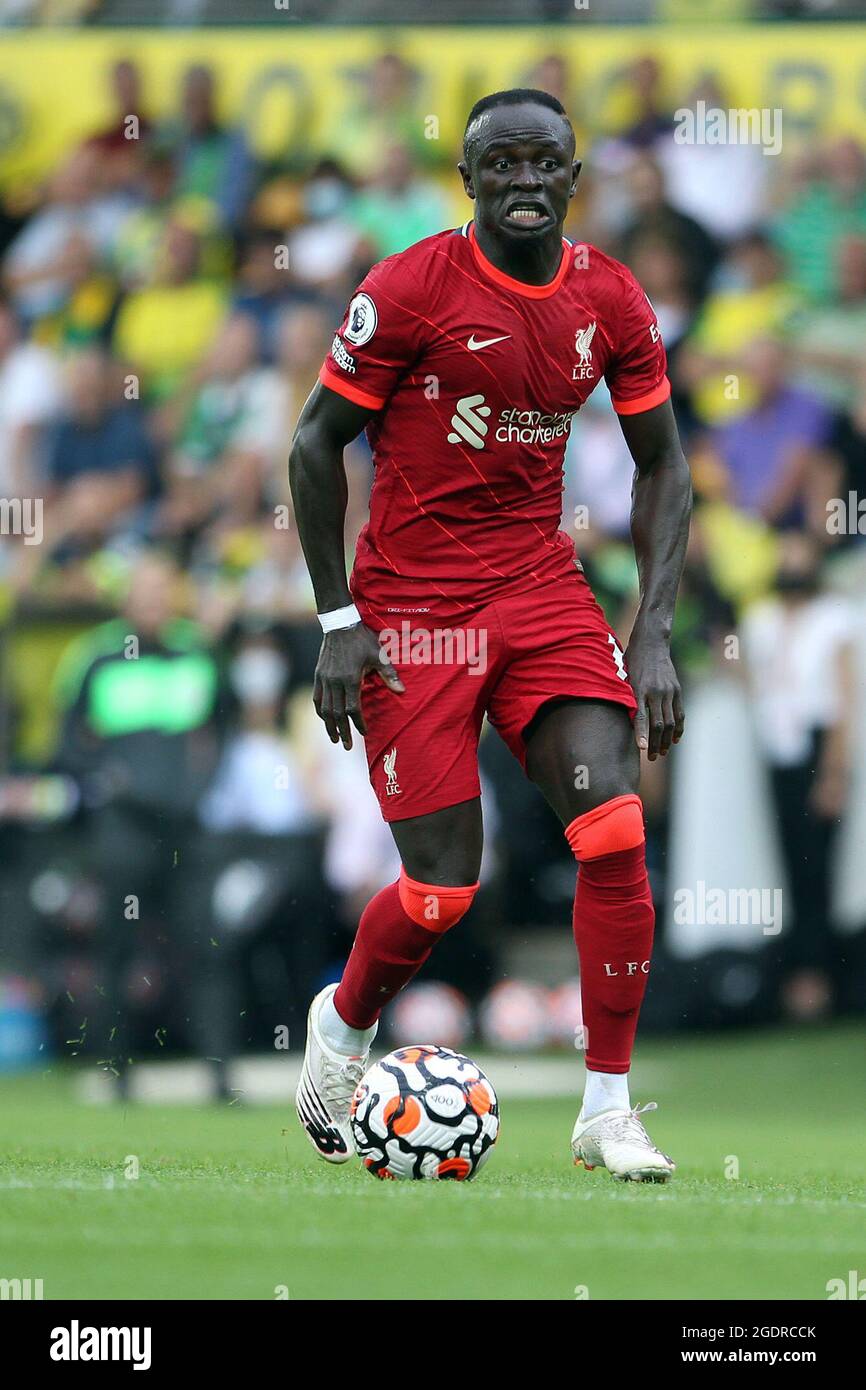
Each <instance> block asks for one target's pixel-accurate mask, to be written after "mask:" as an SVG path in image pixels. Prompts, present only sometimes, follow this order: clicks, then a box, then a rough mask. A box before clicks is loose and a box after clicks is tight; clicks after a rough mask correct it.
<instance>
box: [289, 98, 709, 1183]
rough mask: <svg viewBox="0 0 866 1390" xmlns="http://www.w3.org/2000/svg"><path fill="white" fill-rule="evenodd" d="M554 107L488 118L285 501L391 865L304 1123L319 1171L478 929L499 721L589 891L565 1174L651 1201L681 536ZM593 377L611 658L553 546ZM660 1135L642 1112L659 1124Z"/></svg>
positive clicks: (635, 331)
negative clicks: (612, 424) (615, 426)
mask: <svg viewBox="0 0 866 1390" xmlns="http://www.w3.org/2000/svg"><path fill="white" fill-rule="evenodd" d="M574 155H575V140H574V133H573V131H572V128H571V125H570V123H569V121H568V118H567V116H566V114H565V111H564V109H563V107H562V106H561V104H560V103H559V101H557V100H556V98H555V97H552V96H550V95H549V94H548V93H546V92H541V91H535V90H531V89H522V88H521V89H516V90H511V91H505V92H496V93H494V94H492V95H490V96H487V97H484V98H483V99H482V100H481V101H479V102H477V103H476V105H475V106H474V107H473V109H472V111H471V112H470V114H469V120H468V123H467V126H466V133H465V137H464V155H463V161H462V162H461V164H460V165H459V169H460V173H461V175H462V177H463V183H464V187H465V190H466V193H467V195H468V197H469V198H471V199H472V200H473V201H474V204H475V217H474V220H473V221H471V222H468V223H466V225H465V226H463V227H461V228H459V229H457V230H453V231H445V232H441V233H439V234H438V235H436V236H432V237H428V238H426V239H425V240H424V241H421V242H418V243H417V245H415V246H411V247H409V249H408V250H407V251H404V252H402V253H400V254H399V255H396V256H390V257H389V258H388V259H387V260H384V261H382V262H380V263H379V264H378V265H375V266H374V267H373V269H372V270H371V271H370V273H369V274H368V275H367V277H366V279H365V280H364V281H363V283H362V284H361V285H360V286H359V288H358V290H357V292H356V294H355V295H354V297H353V299H352V301H351V303H350V304H349V307H348V310H347V313H346V317H345V319H344V320H343V323H342V326H341V327H340V329H339V331H338V332H337V334H336V336H335V338H334V341H333V345H332V347H331V351H330V353H329V355H328V357H327V359H326V361H325V364H324V366H323V368H322V371H321V375H320V378H319V384H318V385H317V386H316V387H315V389H314V391H313V392H312V394H311V396H310V398H309V400H308V401H307V403H306V405H305V407H304V410H303V412H302V414H301V417H300V420H299V422H298V427H297V431H296V434H295V438H294V442H293V446H292V453H291V460H290V466H289V471H290V477H291V486H292V495H293V497H294V503H295V509H296V515H297V520H298V528H299V531H300V537H301V541H302V543H303V547H304V553H305V556H306V559H307V564H308V566H309V570H310V574H311V576H312V581H313V587H314V590H315V595H316V604H317V608H318V611H319V617H320V620H321V624H322V628H323V631H324V640H323V642H322V648H321V653H320V656H319V662H318V666H317V668H316V676H315V690H314V700H315V705H316V709H317V711H318V713H319V715H320V716H321V718H322V719H323V720H324V723H325V725H326V728H327V730H328V733H329V735H330V738H331V740H332V742H334V743H338V742H342V743H343V745H344V746H345V747H347V748H348V747H350V746H351V742H352V730H351V725H352V724H354V725H355V727H356V728H357V729H358V730H359V731H360V732H361V733H362V734H363V736H364V739H365V743H366V752H367V760H368V764H369V768H370V778H371V781H372V784H373V788H374V790H375V792H376V795H377V797H378V799H379V803H380V807H381V811H382V815H383V816H384V818H385V820H386V821H388V823H389V825H390V828H391V831H392V834H393V836H394V839H395V842H396V844H397V848H398V850H399V852H400V858H401V861H402V869H401V872H400V877H399V880H398V881H397V882H396V883H393V884H391V885H390V886H389V887H387V888H384V889H383V890H382V891H381V892H380V893H378V894H377V895H376V897H375V898H373V900H372V902H370V903H369V904H368V906H367V908H366V909H365V911H364V913H363V914H362V916H361V921H360V924H359V926H358V931H357V935H356V937H355V943H354V946H353V949H352V952H351V954H350V956H349V960H348V963H347V965H346V969H345V971H344V972H343V977H342V979H341V981H340V983H339V984H338V985H336V986H333V985H332V986H330V987H328V988H326V989H324V990H322V992H321V993H320V994H318V995H317V996H316V998H315V999H314V1000H313V1003H312V1005H311V1008H310V1015H309V1025H308V1037H307V1049H306V1055H305V1058H304V1067H303V1072H302V1076H301V1080H300V1083H299V1086H298V1092H297V1097H296V1103H297V1109H298V1115H299V1117H300V1120H301V1123H302V1125H303V1126H304V1128H305V1130H306V1132H307V1135H308V1137H309V1139H310V1142H311V1143H312V1144H313V1146H314V1147H315V1148H316V1149H317V1151H318V1152H319V1153H320V1154H321V1156H322V1157H323V1158H325V1159H326V1160H327V1161H328V1162H331V1163H342V1162H344V1161H345V1160H346V1159H347V1158H349V1157H350V1155H351V1152H352V1145H351V1137H350V1129H349V1123H348V1118H349V1106H350V1101H351V1096H352V1092H353V1090H354V1087H355V1086H356V1084H357V1083H358V1081H359V1080H360V1078H361V1076H362V1075H363V1073H364V1071H365V1069H366V1067H367V1063H368V1057H369V1051H370V1045H371V1043H372V1041H373V1038H374V1036H375V1033H376V1028H377V1020H378V1018H379V1013H380V1011H381V1009H382V1007H383V1006H384V1005H385V1004H386V1003H387V1002H388V1001H389V1000H390V999H391V998H393V996H394V995H395V994H396V993H397V991H398V990H400V989H402V988H403V986H404V985H405V984H406V983H407V981H409V980H411V979H412V977H413V976H414V975H415V973H416V972H417V971H418V970H419V969H420V968H421V966H422V965H423V964H424V962H425V961H426V960H427V958H428V956H429V955H430V953H431V952H432V951H433V950H434V949H435V946H436V943H437V941H438V940H439V939H440V937H441V936H442V934H443V933H444V932H446V931H450V930H452V929H453V928H454V927H455V925H456V924H457V923H458V922H459V920H460V918H461V917H462V916H463V915H464V913H465V912H466V911H467V910H468V908H469V907H470V905H471V903H472V899H473V897H474V895H475V892H476V890H477V888H478V872H479V866H480V861H481V844H482V822H481V803H480V796H479V792H480V788H479V780H478V762H477V748H478V737H479V732H480V727H481V722H482V718H483V716H484V715H485V714H486V715H487V718H488V719H489V721H490V723H491V724H492V725H493V726H494V728H495V729H496V730H497V731H498V732H499V734H500V735H501V736H502V738H503V739H504V740H505V742H506V744H507V745H508V747H509V748H510V749H511V751H512V752H513V753H514V755H515V757H517V758H518V759H519V760H520V762H521V764H522V766H523V767H524V769H525V770H526V773H527V776H529V777H530V778H531V779H532V781H533V782H535V783H536V785H537V786H538V787H539V788H540V790H541V792H542V793H543V795H544V796H545V797H546V798H547V800H548V802H549V803H550V805H551V806H552V807H553V810H554V811H555V812H556V814H557V816H558V817H559V819H560V821H561V822H562V825H563V827H564V831H565V837H566V839H567V841H568V843H569V845H570V846H571V849H572V851H573V853H574V855H575V858H576V860H577V863H578V865H579V873H578V877H577V889H576V894H575V900H574V935H575V940H576V943H577V949H578V953H579V957H580V978H581V988H582V996H583V1020H584V1026H585V1037H584V1042H585V1062H586V1086H585V1091H584V1096H583V1104H582V1108H581V1110H580V1113H579V1115H578V1118H577V1121H576V1124H575V1127H574V1132H573V1135H572V1150H573V1154H574V1158H575V1161H576V1162H578V1163H583V1164H584V1165H585V1166H586V1167H587V1168H592V1167H599V1166H603V1167H606V1168H608V1169H609V1171H610V1172H611V1173H612V1174H613V1175H614V1176H615V1177H618V1178H631V1179H635V1180H643V1179H655V1180H664V1179H666V1178H667V1177H668V1176H669V1175H670V1173H671V1172H672V1171H673V1168H674V1165H673V1163H672V1162H671V1160H670V1158H668V1157H667V1155H665V1154H663V1153H661V1152H660V1151H659V1150H658V1149H657V1148H656V1147H655V1146H654V1145H653V1143H652V1141H651V1140H650V1137H649V1135H648V1134H647V1132H646V1130H645V1128H644V1125H643V1123H642V1121H641V1120H640V1118H639V1114H640V1113H642V1111H641V1110H639V1109H633V1108H632V1103H631V1099H630V1096H629V1086H628V1073H629V1065H630V1061H631V1053H632V1046H633V1042H634V1036H635V1029H636V1026H637V1019H638V1012H639V1010H640V1005H641V1000H642V997H643V993H644V989H645V986H646V983H647V974H648V971H649V963H650V953H651V945H652V935H653V904H652V898H651V895H650V889H649V883H648V880H647V873H646V865H645V855H644V828H643V814H642V807H641V801H640V798H639V796H638V790H637V789H638V779H639V768H640V750H645V751H646V754H647V756H648V757H649V758H650V759H655V758H657V757H659V756H664V755H665V754H666V753H667V752H668V751H669V749H670V747H671V744H672V743H675V742H677V741H678V740H679V738H680V737H681V735H682V732H683V708H682V701H681V698H680V689H679V684H678V682H677V677H676V674H675V672H674V668H673V665H672V663H671V658H670V652H669V641H670V634H671V624H672V620H673V613H674V602H675V598H676V592H677V587H678V584H679V579H680V573H681V570H682V564H683V558H684V552H685V547H686V539H687V532H688V520H689V513H690V507H691V488H690V483H689V473H688V468H687V465H686V461H685V459H684V457H683V453H682V449H681V447H680V444H679V440H678V437H677V431H676V426H675V423H674V417H673V413H672V410H671V405H670V400H669V396H670V386H669V383H668V381H667V378H666V375H665V373H666V360H665V352H664V348H663V346H662V342H661V339H660V336H659V330H658V325H657V323H656V318H655V314H654V312H653V309H652V305H651V304H650V303H649V301H648V299H647V297H646V295H645V294H644V293H643V291H642V290H641V288H640V286H639V285H638V284H637V282H636V281H635V279H634V277H633V276H632V275H631V273H630V272H629V271H628V270H627V269H626V268H625V266H623V265H620V264H619V263H618V262H617V261H615V260H612V259H611V258H610V257H609V256H606V255H605V254H604V253H603V252H601V251H599V250H597V249H596V248H595V247H593V246H586V245H582V244H579V245H572V244H571V243H570V242H569V241H568V240H567V239H565V238H564V237H563V235H562V228H563V223H564V221H565V216H566V212H567V209H568V204H569V200H570V198H571V197H572V196H573V194H574V190H575V185H576V182H577V177H578V173H579V171H580V163H579V161H577V160H576V159H575V158H574ZM602 377H604V378H605V380H606V382H607V384H608V386H609V388H610V393H611V398H612V401H613V407H614V410H615V411H616V412H617V414H618V416H619V418H620V423H621V426H622V430H623V433H624V436H625V439H626V442H627V444H628V446H629V449H630V451H631V454H632V456H633V458H634V462H635V469H636V472H635V482H634V492H633V511H632V534H633V541H634V548H635V555H636V558H637V565H638V570H639V575H640V607H639V610H638V613H637V617H636V620H635V623H634V627H633V629H632V632H631V637H630V639H629V643H628V649H627V651H626V652H625V653H624V652H623V651H622V650H621V649H620V646H619V644H618V642H617V640H616V637H615V636H614V635H613V633H612V632H611V631H610V629H609V627H608V625H607V623H606V621H605V618H604V614H603V613H602V611H601V609H600V608H599V606H598V604H597V603H596V601H595V599H594V597H593V595H592V592H591V590H590V588H589V585H588V584H587V581H586V579H585V577H584V575H583V572H582V567H581V564H580V561H579V559H576V558H575V552H574V546H573V543H572V541H571V539H570V538H569V537H568V535H566V534H565V533H563V532H562V531H560V530H559V529H558V528H559V525H560V521H561V509H562V466H563V455H564V451H565V444H566V438H567V435H568V430H569V425H570V422H571V419H572V417H573V415H574V414H575V412H576V411H577V410H579V408H580V406H581V405H582V404H583V402H584V401H585V400H586V398H587V397H588V396H589V394H590V392H591V391H592V390H593V388H594V387H595V386H596V384H597V383H598V382H599V381H600V379H601V378H602ZM364 428H366V430H367V436H368V439H369V441H370V445H371V447H372V450H373V458H374V462H375V480H374V483H373V489H372V494H371V498H370V520H369V523H368V525H367V526H366V527H365V528H364V530H363V532H362V534H361V536H360V539H359V541H358V547H357V554H356V557H355V564H354V568H353V572H352V581H351V586H349V585H348V584H347V582H346V570H345V562H344V549H343V522H344V515H345V508H346V479H345V474H344V468H343V449H344V448H345V446H346V445H347V444H348V443H349V442H350V441H351V440H352V439H354V438H355V437H356V436H357V435H358V433H359V432H360V431H361V430H362V429H364ZM644 1108H654V1107H644Z"/></svg>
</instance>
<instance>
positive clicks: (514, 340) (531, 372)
mask: <svg viewBox="0 0 866 1390" xmlns="http://www.w3.org/2000/svg"><path fill="white" fill-rule="evenodd" d="M665 372H666V359H665V351H664V347H663V345H662V342H661V338H660V335H659V330H658V325H657V323H656V318H655V314H654V312H653V309H652V305H651V304H650V302H649V300H648V299H647V297H646V295H645V294H644V292H643V290H642V289H641V288H640V286H639V284H638V283H637V281H636V280H635V278H634V276H633V275H632V274H631V272H630V271H629V270H627V269H626V267H625V266H623V265H621V264H620V263H619V262H618V261H615V260H613V259H612V258H611V257H610V256H606V255H604V253H603V252H601V251H599V250H597V249H596V248H595V247H594V246H587V245H585V244H582V245H572V243H570V242H569V241H567V240H563V248H562V260H561V262H560V266H559V269H558V271H557V273H556V275H555V277H554V279H553V280H552V281H551V282H550V283H549V284H547V285H540V286H537V285H526V284H524V283H523V282H522V281H519V280H514V279H512V278H511V277H510V276H508V275H505V274H503V272H502V271H501V270H498V269H497V268H496V267H495V266H494V265H492V264H491V262H490V261H489V260H488V259H487V257H486V256H484V255H483V253H482V251H481V249H480V247H479V246H478V244H477V242H476V239H475V234H474V228H473V226H472V224H471V223H467V224H466V226H464V227H463V228H461V229H459V230H457V231H448V232H440V233H439V234H438V235H437V236H432V237H427V238H426V239H425V240H424V241H420V242H418V243H417V244H416V245H415V246H410V247H409V249H408V250H407V251H403V252H401V253H400V254H399V255H396V256H389V257H388V259H387V260H384V261H380V262H379V264H378V265H375V266H373V269H372V270H371V271H370V273H369V275H367V277H366V278H365V280H364V281H363V282H362V284H361V285H359V287H358V290H357V292H356V293H355V295H354V297H353V299H352V301H351V303H350V305H349V308H348V310H347V312H346V317H345V319H344V321H343V323H342V325H341V327H340V329H339V330H338V332H337V334H336V336H335V338H334V341H333V344H332V347H331V351H330V353H329V354H328V357H327V358H326V360H325V363H324V365H323V367H322V371H321V373H320V380H321V381H322V382H323V384H324V385H325V386H327V387H329V388H330V389H331V390H332V391H337V392H339V394H340V395H342V396H345V397H346V398H347V399H348V400H350V401H354V402H355V403H356V404H358V405H363V406H368V407H369V408H370V409H372V410H375V411H376V412H377V414H376V415H375V416H374V418H373V419H372V420H371V421H370V424H369V426H368V428H367V436H368V439H369V441H370V446H371V448H372V451H373V459H374V463H375V479H374V483H373V489H372V493H371V496H370V520H369V523H368V524H367V526H365V528H364V530H363V532H362V533H361V536H360V539H359V541H358V548H357V555H356V558H355V566H354V570H353V574H352V592H353V594H354V595H355V597H356V598H357V599H358V600H359V601H362V602H363V603H364V604H366V605H367V607H368V608H369V609H370V610H371V611H374V612H375V613H376V615H377V616H379V617H381V618H382V619H385V617H386V615H387V614H389V613H435V614H441V615H445V614H450V615H452V616H459V615H468V614H470V613H471V612H472V611H473V610H475V609H477V608H479V607H480V606H481V605H483V604H486V603H489V602H490V601H491V600H493V599H495V598H496V597H497V595H499V594H504V593H508V594H515V593H520V592H522V591H523V590H529V589H532V588H534V587H536V586H537V585H540V584H545V583H548V582H549V581H550V580H553V579H557V578H560V577H561V576H563V575H565V574H568V573H573V572H574V564H575V558H574V545H573V542H572V540H571V539H570V537H569V536H568V535H566V534H565V533H564V532H563V531H560V529H559V527H560V522H561V519H562V483H563V476H562V468H563V458H564V455H565V445H566V441H567V437H568V431H569V427H570V424H571V419H572V417H573V415H574V414H575V412H576V411H577V410H579V409H580V407H581V405H582V404H583V402H584V401H585V400H586V399H587V397H588V396H589V395H590V393H591V391H592V390H593V388H594V387H595V386H596V384H597V383H598V381H599V380H600V379H601V377H602V376H603V377H604V378H605V380H606V381H607V384H608V386H609V388H610V392H611V397H612V400H613V405H614V409H615V410H616V411H617V412H618V413H619V414H621V415H628V414H636V413H637V412H639V411H642V410H650V409H652V407H653V406H656V405H659V404H660V403H661V402H662V401H664V400H666V399H667V398H668V396H669V395H670V385H669V383H668V380H667V377H666V375H665Z"/></svg>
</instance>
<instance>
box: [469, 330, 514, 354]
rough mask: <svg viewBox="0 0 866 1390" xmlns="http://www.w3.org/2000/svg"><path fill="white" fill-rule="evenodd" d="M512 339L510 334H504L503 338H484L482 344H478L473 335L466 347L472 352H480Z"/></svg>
mask: <svg viewBox="0 0 866 1390" xmlns="http://www.w3.org/2000/svg"><path fill="white" fill-rule="evenodd" d="M510 337H511V334H510V333H503V335H502V337H501V338H484V339H483V340H482V341H481V342H476V341H475V334H474V333H473V334H472V337H471V338H470V339H469V342H468V343H467V344H466V346H467V347H468V349H469V351H470V352H480V351H481V349H482V348H486V347H492V346H493V344H494V343H504V342H505V340H506V338H510Z"/></svg>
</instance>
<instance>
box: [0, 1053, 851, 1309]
mask: <svg viewBox="0 0 866 1390" xmlns="http://www.w3.org/2000/svg"><path fill="white" fill-rule="evenodd" d="M640 1055H641V1060H642V1061H643V1063H644V1065H645V1066H646V1070H647V1074H648V1075H649V1074H650V1071H651V1073H652V1077H653V1081H654V1082H655V1083H656V1084H654V1086H653V1089H652V1093H647V1092H645V1090H644V1089H643V1088H642V1086H641V1066H640V1063H639V1064H638V1065H637V1067H636V1069H635V1084H634V1086H633V1095H634V1098H635V1099H636V1100H638V1099H639V1100H647V1099H651V1098H655V1099H658V1100H659V1102H660V1106H661V1108H660V1110H659V1113H658V1114H657V1115H652V1116H650V1117H649V1119H648V1124H649V1127H650V1131H651V1133H652V1135H653V1137H654V1138H655V1139H656V1141H657V1142H658V1143H659V1144H660V1145H661V1147H663V1148H665V1149H667V1150H668V1151H669V1152H671V1153H672V1154H673V1155H674V1157H675V1158H676V1159H677V1162H678V1164H679V1171H678V1173H677V1176H676V1177H675V1179H674V1181H673V1182H672V1183H670V1184H669V1185H667V1186H666V1187H658V1186H650V1185H640V1186H639V1185H626V1184H620V1183H614V1182H612V1181H611V1180H610V1178H609V1177H608V1175H607V1174H606V1173H602V1172H595V1173H591V1174H587V1173H585V1172H583V1171H582V1170H581V1169H576V1168H573V1167H572V1166H571V1163H570V1156H569V1147H568V1141H569V1137H570V1133H571V1126H572V1123H573V1120H574V1113H575V1106H574V1104H573V1103H572V1102H570V1101H566V1100H539V1101H535V1102H533V1101H506V1102H505V1103H504V1104H503V1107H502V1133H501V1138H500V1142H499V1144H498V1146H497V1148H496V1150H495V1151H494V1154H493V1157H492V1158H491V1160H490V1162H489V1164H488V1165H487V1167H486V1169H485V1170H484V1172H483V1174H482V1175H481V1176H480V1177H479V1178H478V1179H477V1181H476V1182H474V1183H469V1184H460V1183H438V1184H437V1183H402V1184H399V1183H381V1182H377V1181H375V1180H374V1179H372V1178H370V1177H369V1176H368V1175H367V1174H366V1173H365V1172H363V1171H362V1170H361V1169H360V1168H359V1167H358V1166H357V1165H356V1164H355V1163H352V1164H349V1165H346V1167H344V1168H338V1169H332V1168H327V1167H325V1165H324V1164H322V1163H320V1162H319V1161H318V1160H316V1159H315V1157H314V1156H313V1154H312V1151H311V1150H309V1149H308V1147H307V1144H306V1141H305V1140H304V1138H303V1136H302V1135H301V1133H300V1131H299V1129H298V1127H297V1124H296V1121H295V1119H294V1115H293V1114H292V1113H290V1111H289V1109H288V1106H287V1107H286V1109H285V1110H278V1109H275V1108H266V1109H259V1108H253V1107H248V1108H243V1107H241V1106H239V1105H238V1106H221V1107H216V1106H214V1107H192V1106H162V1107H152V1106H147V1107H141V1108H135V1107H127V1108H120V1107H116V1108H110V1109H101V1108H86V1107H83V1106H81V1105H78V1104H76V1103H75V1102H74V1100H73V1099H72V1096H71V1080H70V1075H69V1073H64V1072H59V1071H57V1070H55V1071H50V1072H47V1073H46V1074H45V1075H42V1076H33V1075H31V1076H28V1077H24V1078H16V1079H12V1080H5V1081H0V1277H6V1278H13V1277H19V1278H26V1277H30V1278H42V1279H43V1280H44V1292H45V1297H46V1298H79V1297H84V1298H193V1299H210V1298H231V1299H236V1298H252V1299H261V1298H263V1299H272V1298H274V1297H275V1290H277V1289H278V1287H279V1286H285V1288H286V1289H287V1290H288V1294H289V1297H290V1298H292V1299H308V1298H340V1299H343V1298H400V1299H406V1298H408V1299H416V1298H417V1299H448V1298H460V1299H473V1298H514V1299H573V1298H574V1297H575V1296H576V1290H580V1289H581V1288H582V1287H585V1288H586V1289H587V1290H588V1295H589V1297H590V1298H591V1299H601V1298H671V1299H672V1298H699V1299H704V1298H724V1299H738V1298H756V1299H780V1298H784V1299H789V1298H794V1299H824V1298H826V1290H825V1286H826V1283H827V1281H828V1280H829V1279H833V1278H840V1277H841V1278H847V1275H848V1271H849V1270H852V1269H854V1270H858V1271H859V1272H860V1275H861V1276H863V1275H866V1189H864V1182H863V1166H864V1158H866V1110H864V1104H863V1098H864V1093H866V1088H864V1081H866V1055H864V1048H863V1035H862V1031H861V1030H855V1029H853V1028H848V1029H834V1030H833V1031H831V1032H821V1033H807V1034H803V1033H800V1034H793V1035H788V1034H784V1035H783V1034H781V1033H772V1034H763V1035H749V1036H742V1037H737V1038H730V1037H726V1038H724V1039H720V1038H703V1039H699V1040H697V1041H695V1040H682V1041H679V1042H677V1043H676V1044H675V1045H674V1044H664V1045H663V1044H652V1045H645V1046H644V1047H643V1048H642V1049H641V1054H640ZM512 1065H513V1063H512V1062H511V1061H508V1062H503V1063H502V1066H503V1068H504V1067H510V1066H512ZM576 1073H577V1063H576ZM491 1079H492V1080H493V1082H494V1084H495V1082H496V1072H495V1070H494V1071H493V1072H492V1078H491ZM128 1156H134V1157H135V1158H136V1159H137V1160H138V1163H139V1165H140V1176H139V1177H138V1178H137V1179H128V1178H126V1177H125V1176H124V1166H125V1164H127V1163H128ZM734 1159H736V1160H738V1162H739V1178H737V1179H733V1178H731V1177H728V1176H726V1167H727V1169H728V1171H730V1170H731V1168H732V1165H733V1161H734Z"/></svg>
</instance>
